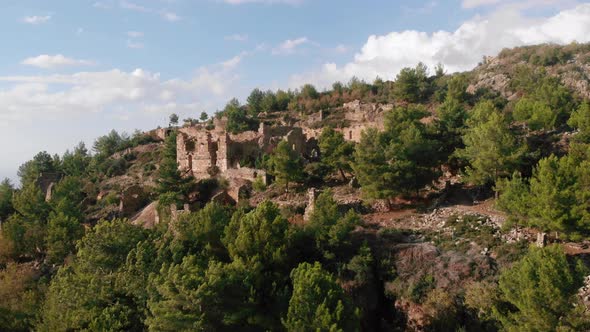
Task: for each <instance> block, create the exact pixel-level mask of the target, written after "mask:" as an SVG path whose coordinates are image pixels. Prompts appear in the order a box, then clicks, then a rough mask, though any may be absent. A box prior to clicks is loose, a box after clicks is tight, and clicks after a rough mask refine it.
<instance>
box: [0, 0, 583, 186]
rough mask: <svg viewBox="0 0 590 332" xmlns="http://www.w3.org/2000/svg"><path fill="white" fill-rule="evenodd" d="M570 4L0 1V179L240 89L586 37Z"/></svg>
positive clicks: (239, 93) (463, 65)
mask: <svg viewBox="0 0 590 332" xmlns="http://www.w3.org/2000/svg"><path fill="white" fill-rule="evenodd" d="M588 38H590V5H588V4H587V3H585V2H584V1H573V0H571V1H570V0H535V1H532V0H524V1H516V0H515V1H511V0H457V1H436V0H435V1H385V0H383V1H377V0H374V1H352V0H144V1H140V0H135V1H132V0H102V1H84V0H76V1H74V0H54V1H40V0H38V1H32V0H3V1H2V2H1V3H0V40H2V41H3V43H4V46H3V47H2V52H1V55H0V151H2V156H3V157H2V158H1V159H0V178H2V177H10V178H12V179H13V180H16V170H17V168H18V166H19V165H20V164H21V163H23V162H25V161H26V160H28V159H30V158H31V157H32V156H33V155H34V154H35V153H37V152H39V151H42V150H46V151H48V152H50V153H60V154H61V153H63V152H64V151H65V149H67V148H71V147H73V146H75V145H76V144H77V142H78V141H81V140H83V141H85V142H87V143H88V144H89V145H90V144H91V143H92V140H93V139H94V138H95V137H97V136H99V135H102V134H104V133H107V132H108V131H109V130H110V129H117V130H120V131H123V130H125V131H128V132H131V131H133V129H135V128H138V129H142V130H146V129H150V128H154V127H156V126H157V125H165V124H166V122H167V120H166V119H167V117H168V115H169V114H170V113H172V112H176V113H178V114H179V115H180V116H181V118H183V117H188V116H192V117H197V116H198V115H199V114H200V112H201V111H207V112H209V113H212V112H214V111H215V110H216V109H218V108H221V107H223V104H224V103H225V102H226V101H227V100H229V99H230V98H231V97H234V96H235V97H238V98H240V99H241V100H244V99H245V96H246V95H247V94H248V92H249V91H250V90H252V88H254V87H261V88H265V89H266V88H272V89H276V88H283V89H287V88H296V87H298V86H300V85H301V84H303V83H307V82H310V83H313V84H316V85H317V86H318V87H320V88H323V87H326V86H329V85H330V84H331V83H332V82H333V81H335V80H340V81H347V80H349V79H350V78H351V77H352V76H357V77H360V78H363V79H367V80H372V79H374V78H375V76H380V77H383V78H388V79H392V78H394V77H395V75H396V73H397V72H398V71H399V70H400V69H401V68H403V67H405V66H413V65H415V64H416V63H417V62H418V61H423V62H425V63H426V64H427V65H429V66H431V67H432V66H434V65H435V64H437V63H442V64H444V65H445V67H446V68H447V71H448V72H454V71H462V70H468V69H470V68H472V67H473V66H475V65H476V64H477V62H478V61H479V60H480V59H481V57H482V56H483V55H493V54H496V53H497V52H498V51H499V50H501V49H502V48H503V47H513V46H516V45H522V44H535V43H541V42H556V43H568V42H571V41H573V40H577V41H579V42H587V41H588V40H587V39H588Z"/></svg>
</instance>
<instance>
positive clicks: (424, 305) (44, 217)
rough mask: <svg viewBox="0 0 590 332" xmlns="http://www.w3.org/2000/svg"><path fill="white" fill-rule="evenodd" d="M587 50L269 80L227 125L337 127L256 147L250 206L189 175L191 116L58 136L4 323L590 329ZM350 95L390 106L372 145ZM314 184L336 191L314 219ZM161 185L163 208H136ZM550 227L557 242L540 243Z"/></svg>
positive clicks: (26, 208) (8, 199)
mask: <svg viewBox="0 0 590 332" xmlns="http://www.w3.org/2000/svg"><path fill="white" fill-rule="evenodd" d="M589 51H590V47H589V46H588V45H577V44H573V45H567V46H556V45H540V46H534V47H524V48H517V49H513V50H505V51H503V52H502V53H501V54H500V55H499V56H498V57H495V58H486V59H485V61H484V63H482V64H481V65H480V66H478V67H477V68H475V69H474V70H473V71H471V72H466V73H459V74H454V75H446V74H445V73H444V68H440V67H439V68H435V70H434V73H433V74H432V75H431V74H430V73H429V71H428V69H427V68H426V67H424V66H423V65H421V64H419V65H417V66H416V67H415V68H406V69H404V70H402V71H401V72H400V73H399V75H398V76H397V79H396V80H395V81H393V82H384V81H382V80H380V79H376V80H375V81H374V82H373V83H366V82H363V81H360V80H357V79H353V80H351V81H350V82H349V83H347V84H342V83H335V84H334V85H333V87H332V89H331V90H327V91H321V92H320V91H317V90H316V88H315V87H313V86H311V85H305V86H303V87H302V88H301V89H299V90H296V91H281V90H279V91H277V92H272V91H267V92H263V91H260V90H258V89H256V90H254V91H252V93H251V94H250V96H249V97H248V99H247V103H246V104H245V105H242V104H240V103H239V102H238V101H237V100H232V101H230V102H229V103H228V104H227V106H226V107H225V109H224V110H223V111H222V112H220V113H218V114H216V115H215V116H216V117H226V118H227V129H228V131H231V132H234V133H239V132H242V131H247V130H251V129H256V128H258V124H259V123H260V122H265V123H268V124H271V125H272V124H291V125H299V126H306V127H308V128H310V129H322V131H321V135H320V136H319V138H318V146H319V150H320V151H319V156H318V157H317V158H307V159H306V158H305V157H304V156H302V155H299V154H297V153H295V152H294V150H293V149H291V148H290V146H289V145H288V144H286V143H279V144H278V145H277V147H276V148H275V149H274V151H272V153H269V154H267V155H263V156H261V157H260V158H258V159H256V161H255V162H254V164H255V166H256V167H260V168H264V169H265V170H266V171H267V172H268V173H269V174H270V175H272V178H273V179H274V181H273V182H272V183H271V184H270V185H266V184H265V183H263V182H262V181H260V182H254V183H253V191H254V192H253V193H250V194H249V195H246V196H247V197H244V199H243V200H240V203H239V204H238V206H229V205H223V204H221V203H219V201H216V202H210V203H209V202H208V201H209V198H210V197H211V196H212V195H213V194H214V193H217V192H220V191H222V190H223V188H224V186H226V185H227V184H226V183H224V179H222V178H217V179H211V180H206V181H201V182H199V183H195V182H194V181H193V180H191V178H190V177H187V176H185V174H181V173H180V171H179V170H178V167H177V164H176V151H177V150H176V134H177V133H176V127H170V131H171V132H170V135H168V137H167V138H166V140H165V141H164V142H162V141H161V139H159V138H158V137H156V136H154V133H136V134H134V135H133V136H132V137H128V136H126V135H120V134H118V133H116V132H114V131H113V132H111V133H109V134H108V135H106V136H103V137H100V138H99V139H97V140H96V142H95V144H94V146H93V153H90V152H89V151H88V150H87V149H86V148H85V147H84V145H83V144H80V145H79V146H77V147H76V148H75V149H74V150H73V151H72V152H67V153H66V154H64V155H63V156H50V155H48V154H47V153H45V152H41V153H39V154H38V155H36V156H35V157H34V158H33V159H32V160H31V161H29V162H27V163H26V164H24V165H23V166H22V167H21V168H20V170H19V176H20V178H21V183H20V187H19V188H18V189H17V188H15V187H14V186H13V185H12V184H10V182H8V181H4V182H3V183H2V184H1V185H0V220H1V221H2V224H1V225H2V230H1V236H0V298H2V299H4V300H3V301H0V329H1V330H7V331H21V330H23V331H24V330H33V329H34V330H43V331H66V330H68V331H71V330H92V331H95V330H109V331H119V330H120V331H128V330H134V331H135V330H152V331H179V330H187V331H189V330H190V331H193V330H204V331H218V330H221V331H225V330H232V329H233V330H246V331H248V330H251V331H266V330H272V331H275V330H279V331H281V330H287V331H305V330H321V331H324V330H329V331H355V330H363V331H374V330H387V331H389V330H394V331H396V330H399V331H403V330H429V331H455V330H466V331H497V330H507V331H553V330H558V329H559V330H563V331H569V330H571V331H577V330H586V329H588V328H590V325H589V324H590V317H589V316H588V314H587V309H586V308H587V307H586V305H587V304H584V303H583V301H582V300H583V299H582V298H581V297H580V296H579V294H578V290H579V288H580V287H581V286H582V285H583V284H584V277H585V275H586V274H588V271H587V268H586V267H585V266H584V263H583V261H584V260H580V259H579V258H580V257H581V258H584V257H585V256H584V255H571V254H572V253H574V252H573V251H572V248H573V247H576V248H581V245H578V246H576V245H573V247H572V244H569V245H567V246H566V245H564V244H565V242H566V241H578V243H582V241H585V240H586V239H587V238H588V236H589V235H590V222H589V219H588V218H589V216H588V214H589V212H590V206H588V204H589V199H588V198H589V197H590V192H589V188H590V183H588V179H590V177H589V174H588V172H589V171H588V170H589V169H590V167H589V166H590V165H589V163H590V159H589V149H590V106H588V100H587V98H588V91H587V87H588V77H587V73H588V68H589V67H588V65H587V63H588V61H589V57H588V52H589ZM354 100H360V102H361V103H379V104H391V105H392V107H391V108H392V109H391V110H390V111H386V112H385V114H384V118H383V119H384V120H383V123H382V129H377V128H366V130H365V131H364V132H363V134H362V135H361V139H360V142H358V143H354V142H351V141H350V140H347V139H345V137H344V136H343V134H342V133H341V132H340V131H338V129H340V128H343V127H346V126H348V123H347V120H346V114H345V112H347V108H345V107H343V104H344V103H348V102H351V101H354ZM320 110H321V111H322V113H321V114H322V116H321V118H317V119H316V117H314V115H315V114H317V113H318V112H319V111H320ZM170 120H171V124H172V125H176V124H177V123H178V117H177V116H174V115H173V116H171V118H170ZM196 122H202V123H205V125H207V124H208V125H213V120H212V119H211V120H208V119H207V116H206V114H205V115H201V116H200V119H199V120H195V119H186V120H185V123H186V124H187V125H191V124H194V123H196ZM47 179H52V181H51V182H54V183H55V185H54V186H53V187H52V188H51V190H50V192H51V195H50V196H48V195H46V192H44V191H45V190H46V189H47V186H46V184H47V183H46V182H48V180H47ZM310 187H314V188H319V189H321V191H322V193H321V194H320V195H319V196H318V197H317V199H316V200H315V204H314V205H313V209H312V210H310V209H308V211H307V213H306V217H305V220H304V217H303V212H304V211H303V210H304V208H305V202H306V199H305V198H304V195H305V193H306V190H307V189H308V188H310ZM492 197H494V198H492ZM486 199H489V200H487V201H486V202H485V203H484V204H479V203H478V202H476V201H475V200H486ZM152 201H154V202H157V203H155V204H157V205H158V208H157V210H158V211H159V212H160V213H159V215H160V220H159V223H157V224H156V225H153V227H140V226H136V225H134V224H132V223H131V222H130V221H129V220H128V219H126V218H132V217H134V216H135V215H136V213H138V212H140V210H141V209H142V208H143V207H145V206H146V205H148V203H150V202H152ZM186 203H188V204H190V205H191V207H193V212H190V213H180V214H179V215H178V216H175V214H176V210H175V209H173V210H174V213H172V212H171V211H170V209H169V208H170V206H171V205H172V206H176V207H181V206H183V205H184V204H186ZM494 207H495V208H494ZM523 228H525V230H524V231H523V230H522V229H523ZM538 231H542V232H551V235H552V236H551V237H550V238H549V240H550V241H551V242H555V243H554V244H551V245H549V246H546V247H543V248H535V247H530V248H529V244H530V243H529V242H530V240H531V236H528V234H535V233H536V232H538ZM514 234H517V236H514ZM580 252H582V253H583V252H584V250H583V248H582V249H580V250H578V251H577V252H576V253H577V254H579V253H580ZM566 253H567V254H566Z"/></svg>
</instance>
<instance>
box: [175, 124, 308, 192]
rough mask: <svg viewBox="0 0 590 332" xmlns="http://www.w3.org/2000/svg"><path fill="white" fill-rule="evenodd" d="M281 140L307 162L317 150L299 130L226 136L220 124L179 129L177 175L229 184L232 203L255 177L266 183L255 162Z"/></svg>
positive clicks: (277, 129)
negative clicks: (216, 178)
mask: <svg viewBox="0 0 590 332" xmlns="http://www.w3.org/2000/svg"><path fill="white" fill-rule="evenodd" d="M282 140H286V141H287V142H288V143H289V145H290V146H291V147H292V148H293V150H295V151H297V152H298V153H299V154H301V155H302V156H303V157H304V158H307V159H309V158H310V157H311V156H313V155H314V154H317V151H318V150H319V149H318V148H317V143H316V141H315V139H307V137H306V135H305V134H304V133H303V130H302V128H300V127H294V126H272V127H271V126H269V125H266V124H264V123H262V124H260V127H259V129H258V130H257V131H246V132H243V133H239V134H230V133H228V132H227V131H226V130H225V126H224V124H223V123H222V122H220V121H217V123H216V125H215V128H213V129H207V128H206V127H204V126H203V125H195V126H190V127H184V128H181V129H179V134H178V136H177V141H176V149H177V162H178V167H179V170H180V171H181V173H182V174H183V175H185V176H193V177H194V178H195V179H196V180H203V179H207V178H210V177H216V176H220V177H223V178H226V179H227V180H228V181H229V182H230V185H229V188H228V191H227V192H228V194H229V196H230V197H231V198H232V199H233V200H235V201H236V202H237V201H238V200H239V198H240V197H239V196H240V192H243V190H244V186H248V185H251V183H252V182H254V181H255V180H256V179H257V178H260V179H261V180H262V181H263V182H265V183H266V181H267V174H266V172H265V171H264V170H261V169H257V168H256V166H255V165H256V161H257V160H258V159H259V158H260V157H262V155H263V154H268V153H270V152H272V151H273V149H274V148H275V147H276V146H277V145H278V143H279V142H281V141H282Z"/></svg>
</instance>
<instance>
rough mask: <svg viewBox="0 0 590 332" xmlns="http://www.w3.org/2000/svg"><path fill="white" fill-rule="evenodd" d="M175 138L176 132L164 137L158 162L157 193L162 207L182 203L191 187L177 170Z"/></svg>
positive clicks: (187, 180)
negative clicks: (160, 158)
mask: <svg viewBox="0 0 590 332" xmlns="http://www.w3.org/2000/svg"><path fill="white" fill-rule="evenodd" d="M176 136H177V132H175V131H173V132H172V133H170V135H169V136H168V137H166V141H165V143H164V151H163V152H162V161H161V162H160V170H159V177H158V180H157V184H158V187H157V192H158V193H159V194H160V203H161V204H163V205H164V206H168V205H169V204H172V203H174V204H180V203H182V202H183V201H184V199H185V198H186V195H187V193H188V191H189V189H190V185H191V180H190V179H189V178H184V177H183V176H182V174H180V171H179V170H178V164H177V162H176Z"/></svg>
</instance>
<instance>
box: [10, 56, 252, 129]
mask: <svg viewBox="0 0 590 332" xmlns="http://www.w3.org/2000/svg"><path fill="white" fill-rule="evenodd" d="M241 56H242V55H239V56H238V57H237V58H232V59H230V60H228V61H224V62H221V63H219V64H215V65H212V66H206V67H201V68H199V69H197V70H196V71H195V73H194V74H193V75H191V77H190V78H188V79H181V78H173V79H163V78H162V77H161V76H160V74H159V73H152V72H149V71H146V70H144V69H135V70H133V71H130V72H126V71H122V70H119V69H113V70H109V71H98V72H78V73H74V74H53V75H36V76H0V82H5V83H8V86H9V87H8V88H5V89H2V88H0V124H1V125H4V126H10V125H11V124H14V123H15V122H14V121H23V120H28V119H33V118H35V119H42V118H43V117H52V118H53V117H56V116H64V115H69V114H87V113H88V112H102V111H105V112H106V111H113V109H115V110H116V109H121V110H122V112H123V113H124V114H126V116H127V115H128V114H135V115H140V114H142V113H145V112H158V111H161V112H170V111H176V112H179V113H182V112H186V111H188V110H191V109H193V107H194V106H195V105H200V109H203V108H206V107H209V108H210V107H214V106H219V105H221V103H222V102H224V101H226V100H227V99H228V98H229V97H230V93H233V92H235V89H234V88H233V85H234V84H235V82H236V80H237V78H238V76H237V75H236V74H235V72H234V69H235V68H236V66H237V65H238V64H239V62H240V60H241ZM123 113H121V114H123Z"/></svg>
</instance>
